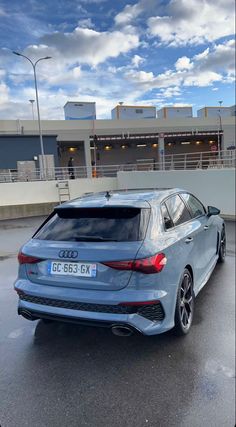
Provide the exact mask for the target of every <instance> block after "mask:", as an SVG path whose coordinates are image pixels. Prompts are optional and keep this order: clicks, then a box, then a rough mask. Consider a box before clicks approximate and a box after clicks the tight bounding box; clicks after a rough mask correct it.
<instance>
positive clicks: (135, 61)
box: [131, 55, 145, 68]
mask: <svg viewBox="0 0 236 427" xmlns="http://www.w3.org/2000/svg"><path fill="white" fill-rule="evenodd" d="M144 61H145V59H144V58H142V57H141V56H139V55H134V57H133V58H132V61H131V63H132V65H133V67H135V68H138V67H139V65H140V64H142V63H143V62H144Z"/></svg>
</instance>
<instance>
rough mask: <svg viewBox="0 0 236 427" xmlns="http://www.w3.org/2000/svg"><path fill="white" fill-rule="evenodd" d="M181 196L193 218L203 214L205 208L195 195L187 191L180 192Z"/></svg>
mask: <svg viewBox="0 0 236 427" xmlns="http://www.w3.org/2000/svg"><path fill="white" fill-rule="evenodd" d="M181 197H182V198H183V199H184V201H185V202H186V203H187V205H188V207H189V209H190V212H191V214H192V217H193V218H197V217H198V216H202V215H205V213H206V210H205V208H204V206H203V205H202V203H201V202H200V201H199V200H198V199H196V197H194V196H193V195H192V194H188V193H183V194H181Z"/></svg>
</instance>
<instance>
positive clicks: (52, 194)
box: [0, 178, 117, 220]
mask: <svg viewBox="0 0 236 427" xmlns="http://www.w3.org/2000/svg"><path fill="white" fill-rule="evenodd" d="M116 189H117V179H116V178H97V179H96V180H95V179H75V180H71V181H69V190H70V198H71V199H74V198H76V197H79V196H81V195H82V194H84V193H89V192H97V191H106V190H116ZM58 203H59V193H58V188H57V181H46V182H42V181H38V182H18V183H17V182H16V183H6V184H0V220H1V219H9V218H21V217H29V216H38V215H48V214H49V213H50V212H51V211H52V209H53V207H54V206H55V205H57V204H58Z"/></svg>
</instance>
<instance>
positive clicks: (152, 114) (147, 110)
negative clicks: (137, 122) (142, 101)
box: [111, 105, 156, 120]
mask: <svg viewBox="0 0 236 427" xmlns="http://www.w3.org/2000/svg"><path fill="white" fill-rule="evenodd" d="M111 118H112V119H114V120H119V119H121V120H123V119H127V120H128V119H129V120H133V119H155V118H156V107H152V106H136V105H117V106H116V107H115V108H113V110H111Z"/></svg>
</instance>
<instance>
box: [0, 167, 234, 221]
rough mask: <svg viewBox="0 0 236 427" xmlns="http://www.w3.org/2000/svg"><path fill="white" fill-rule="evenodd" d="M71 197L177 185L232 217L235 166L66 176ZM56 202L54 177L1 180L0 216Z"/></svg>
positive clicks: (43, 211)
mask: <svg viewBox="0 0 236 427" xmlns="http://www.w3.org/2000/svg"><path fill="white" fill-rule="evenodd" d="M68 182H69V192H70V198H71V199H73V198H76V197H79V196H80V195H82V194H84V193H87V192H97V191H105V190H116V189H130V188H160V187H180V188H184V189H186V190H188V191H190V192H192V193H193V194H195V195H196V196H197V197H199V199H200V200H202V202H203V203H204V204H205V205H212V206H216V207H218V208H219V209H220V210H221V213H222V215H223V216H224V217H226V218H233V219H235V170H234V169H210V170H191V171H186V170H181V171H150V172H149V171H148V172H118V175H117V178H97V179H75V180H69V181H68ZM58 203H59V193H58V188H57V181H46V182H45V181H35V182H17V183H5V184H0V219H9V218H20V217H27V216H36V215H47V214H48V213H49V212H51V210H52V208H53V206H55V205H56V204H58Z"/></svg>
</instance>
